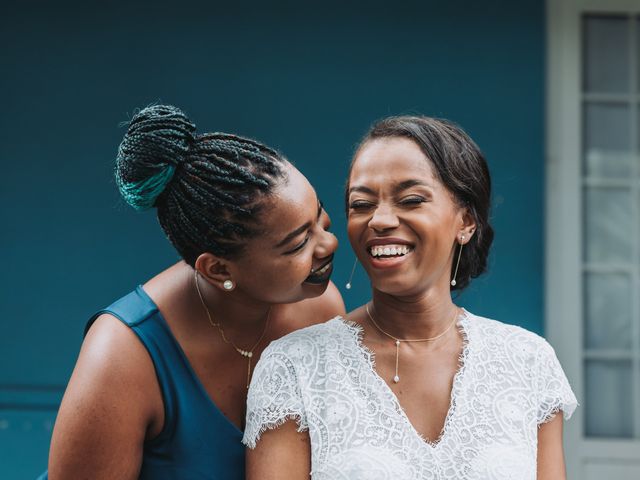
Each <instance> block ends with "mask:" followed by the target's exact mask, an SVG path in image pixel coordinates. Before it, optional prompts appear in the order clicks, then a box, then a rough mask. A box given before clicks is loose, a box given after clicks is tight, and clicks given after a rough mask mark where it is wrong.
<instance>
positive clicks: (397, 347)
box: [364, 303, 458, 383]
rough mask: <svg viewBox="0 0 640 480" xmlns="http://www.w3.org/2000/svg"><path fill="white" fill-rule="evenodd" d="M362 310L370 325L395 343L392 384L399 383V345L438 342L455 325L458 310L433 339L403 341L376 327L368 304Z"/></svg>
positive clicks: (378, 326)
mask: <svg viewBox="0 0 640 480" xmlns="http://www.w3.org/2000/svg"><path fill="white" fill-rule="evenodd" d="M364 308H365V310H366V311H367V315H368V316H369V319H370V320H371V323H373V325H374V326H375V327H376V328H377V329H378V330H379V331H380V333H382V334H383V335H386V336H387V337H389V338H390V339H392V340H394V341H395V343H396V374H395V376H394V377H393V382H394V383H398V382H399V381H400V376H399V375H398V360H399V358H400V344H401V343H402V342H407V343H408V342H433V341H435V340H438V339H439V338H442V337H443V336H444V335H445V334H446V333H447V332H448V331H449V330H451V327H453V325H454V324H455V323H456V320H457V319H458V308H457V307H456V312H455V315H454V316H453V320H451V323H449V326H448V327H447V328H445V330H444V331H443V332H442V333H439V334H438V335H436V336H435V337H429V338H412V339H407V340H404V339H400V338H397V337H394V336H393V335H391V334H390V333H387V332H385V331H384V330H383V329H382V328H381V327H380V325H378V324H377V323H376V321H375V320H374V319H373V315H371V312H370V311H369V304H368V303H367V304H366V305H365V307H364Z"/></svg>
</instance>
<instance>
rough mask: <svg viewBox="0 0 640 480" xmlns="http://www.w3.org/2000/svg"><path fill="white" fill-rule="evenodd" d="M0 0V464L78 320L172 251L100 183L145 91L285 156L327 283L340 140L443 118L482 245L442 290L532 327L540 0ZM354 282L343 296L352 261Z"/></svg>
mask: <svg viewBox="0 0 640 480" xmlns="http://www.w3.org/2000/svg"><path fill="white" fill-rule="evenodd" d="M15 3H16V5H14V6H13V7H7V6H5V8H3V14H2V16H1V18H0V45H2V49H1V50H0V67H1V71H2V74H1V75H0V95H1V96H2V115H1V118H0V162H1V167H2V168H1V175H0V218H1V220H2V230H1V234H0V252H1V253H0V255H1V258H2V266H3V268H2V270H1V271H0V291H1V292H2V295H1V299H0V478H3V479H5V478H6V479H12V478H16V479H18V478H20V479H22V478H30V477H32V476H34V475H35V474H36V472H38V471H39V470H40V469H41V468H42V467H44V466H45V464H46V454H47V448H48V439H49V436H50V428H51V424H52V422H53V419H54V416H55V410H56V407H57V404H58V402H59V399H60V396H61V394H62V391H63V388H64V385H65V383H66V381H67V379H68V377H69V375H70V372H71V369H72V367H73V364H74V361H75V358H76V355H77V353H78V349H79V345H80V342H81V332H82V328H83V324H84V322H85V320H86V319H87V317H88V316H89V315H90V314H91V313H92V311H94V310H95V309H96V308H98V307H101V306H104V305H106V304H108V303H109V302H110V301H112V300H114V299H116V298H117V297H118V296H120V295H122V294H124V293H126V292H127V291H129V290H130V289H131V288H132V287H133V286H134V285H136V284H137V283H139V282H142V281H144V280H145V279H147V278H149V277H150V276H152V275H153V274H154V273H155V272H158V271H159V270H161V269H163V268H164V267H165V266H167V265H169V264H170V263H172V262H173V261H174V260H176V258H177V255H176V254H175V252H174V251H173V250H172V249H171V248H170V246H169V245H168V243H167V242H166V240H165V239H164V237H163V235H162V233H161V231H160V229H159V227H158V226H157V223H156V220H155V218H154V216H153V214H152V213H145V214H136V213H134V212H133V211H131V210H130V209H129V208H127V207H126V206H125V205H123V203H122V202H121V201H120V199H119V198H118V195H117V191H116V188H115V185H114V181H113V179H112V168H113V159H114V155H115V151H116V148H117V145H118V142H119V139H120V138H121V136H122V135H123V133H124V129H123V128H119V127H118V125H119V124H120V122H122V121H126V120H127V119H128V118H129V117H130V116H131V112H132V111H133V110H134V108H135V107H139V106H144V105H146V104H149V103H151V102H156V101H162V102H167V103H173V104H176V105H178V106H180V107H181V108H183V109H184V110H185V111H186V112H188V113H189V115H190V116H191V117H192V119H193V120H194V121H195V122H196V124H197V125H198V126H199V127H200V128H201V129H203V130H225V131H231V132H237V133H240V134H243V135H247V136H251V137H255V138H257V139H260V140H262V141H264V142H266V143H268V144H270V145H273V146H275V147H277V148H279V149H281V150H282V151H283V152H284V153H285V154H286V155H287V156H288V157H289V158H290V159H292V160H293V161H294V162H295V163H296V164H297V165H298V166H299V167H300V169H301V170H302V171H303V172H304V173H305V174H306V175H307V176H308V177H309V178H310V179H311V181H312V183H313V184H314V185H315V186H316V187H317V190H318V192H319V193H320V196H321V197H322V200H323V201H324V203H325V205H326V207H327V210H328V211H329V212H330V213H331V214H332V217H333V221H334V231H335V232H336V233H337V235H338V236H339V238H340V241H341V249H340V252H339V254H338V262H337V263H338V267H337V269H336V273H335V281H336V283H337V284H338V285H339V286H342V285H344V283H345V281H346V278H347V276H348V274H349V271H350V269H351V264H352V258H353V256H352V254H351V252H350V249H349V246H348V242H347V240H346V236H345V233H344V232H345V218H344V214H343V205H342V186H343V182H344V178H345V175H346V170H347V167H348V163H349V160H350V155H351V153H352V151H353V147H354V144H355V143H356V142H357V140H358V138H359V137H360V136H361V135H362V134H363V133H364V132H365V130H366V128H367V126H368V125H369V124H370V123H371V122H372V121H373V120H374V119H376V118H379V117H382V116H386V115H389V114H400V113H416V112H419V113H425V114H429V115H435V116H442V117H446V118H449V119H452V120H454V121H456V122H458V123H460V124H461V125H462V126H463V127H464V128H465V129H466V130H467V131H468V132H469V133H470V134H471V135H472V137H473V138H474V139H475V140H476V141H477V143H478V144H479V145H480V146H481V147H482V148H483V150H484V151H485V153H486V155H487V158H488V160H489V163H490V166H491V169H492V172H493V178H494V185H495V198H494V200H495V202H494V210H493V222H494V225H495V228H496V241H495V248H494V251H493V255H492V258H491V262H490V263H491V265H490V272H489V273H488V275H486V276H485V277H484V278H482V279H479V280H478V281H476V283H474V284H473V285H472V287H470V289H469V291H468V292H467V293H465V294H464V295H463V296H462V297H461V298H460V299H459V300H460V302H461V303H462V304H463V305H466V306H467V307H468V308H469V309H471V310H472V311H474V312H475V313H478V314H483V315H488V316H491V317H494V318H497V319H500V320H503V321H506V322H509V323H517V324H520V325H523V326H525V327H527V328H529V329H532V330H535V331H537V332H541V330H542V324H543V320H542V313H543V297H542V291H543V290H542V281H543V280H542V258H543V244H542V241H543V223H542V211H543V197H542V194H543V97H544V91H543V86H544V71H543V64H544V42H543V36H544V12H543V2H542V1H541V0H521V1H519V2H516V3H514V2H511V1H507V0H500V1H490V2H472V1H468V2H442V1H429V0H423V1H416V2H389V1H368V2H363V3H362V4H361V5H359V6H356V5H355V2H343V3H344V4H345V5H341V4H340V3H335V4H334V6H333V7H331V6H330V5H329V4H328V3H327V2H313V3H309V6H308V7H300V6H296V7H293V6H287V2H257V1H254V2H241V3H237V4H236V5H237V6H236V7H230V6H229V5H224V6H222V5H217V4H216V2H215V1H209V2H201V3H190V2H185V1H182V2H164V1H162V0H157V1H155V2H153V3H149V4H148V5H147V6H143V5H142V4H140V3H135V2H120V3H119V2H100V3H99V2H82V3H80V2H78V3H77V4H71V3H68V2H67V3H65V2H37V1H36V2H23V3H22V4H20V5H18V4H17V3H18V2H15ZM265 3H269V6H268V7H267V6H265ZM347 3H349V5H348V6H347V5H346V4H347ZM290 4H291V5H296V3H295V2H290ZM401 5H402V6H401ZM354 284H355V286H354V288H353V289H352V290H351V291H349V292H346V291H344V293H345V300H346V302H347V304H348V306H350V307H353V306H355V305H358V304H360V303H362V302H363V301H365V299H366V298H367V292H368V285H367V281H366V277H365V276H364V274H363V272H362V270H361V269H360V270H358V271H357V274H356V279H355V281H354Z"/></svg>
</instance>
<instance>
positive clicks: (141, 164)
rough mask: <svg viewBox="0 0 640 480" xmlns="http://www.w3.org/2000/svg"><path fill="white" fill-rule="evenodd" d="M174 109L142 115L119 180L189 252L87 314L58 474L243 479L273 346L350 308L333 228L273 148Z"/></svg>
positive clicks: (57, 444)
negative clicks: (258, 375)
mask: <svg viewBox="0 0 640 480" xmlns="http://www.w3.org/2000/svg"><path fill="white" fill-rule="evenodd" d="M195 132H196V130H195V126H194V125H193V123H191V122H190V121H189V119H188V118H187V117H186V116H185V115H184V113H182V112H181V111H180V110H179V109H177V108H175V107H171V106H164V105H156V106H152V107H148V108H145V109H143V110H142V111H140V112H139V113H138V114H136V115H135V116H134V117H133V119H132V120H131V123H130V125H129V128H128V131H127V133H126V135H125V137H124V139H123V141H122V144H121V145H120V148H119V151H118V156H117V160H116V173H115V174H116V182H117V185H118V187H119V189H120V192H121V193H122V196H123V197H124V199H125V200H126V201H127V202H128V203H129V204H131V205H132V206H133V207H134V208H135V209H137V210H145V209H148V208H151V207H155V208H156V210H157V215H158V219H159V222H160V225H161V226H162V229H163V230H164V232H165V234H166V236H167V237H168V239H169V241H170V242H171V243H172V244H173V246H174V247H175V248H176V250H177V251H178V252H179V254H180V255H181V257H182V259H183V260H182V261H181V262H179V263H177V264H175V265H173V266H171V267H169V268H168V269H167V270H165V271H163V272H162V273H160V274H158V275H157V276H155V277H154V278H152V279H151V280H149V281H147V282H146V283H145V284H144V285H141V286H139V287H137V288H136V289H135V290H134V291H133V292H131V293H130V294H128V295H127V296H125V297H123V298H121V299H120V300H118V301H116V302H115V303H114V304H112V305H111V306H109V307H107V308H106V309H104V310H101V311H100V312H98V313H97V314H95V315H94V317H93V318H92V319H91V320H90V321H89V323H88V325H87V327H86V330H85V335H86V336H85V339H84V342H83V345H82V349H81V351H80V355H79V358H78V361H77V364H76V367H75V369H74V372H73V375H72V377H71V380H70V381H69V385H68V387H67V390H66V392H65V395H64V398H63V401H62V404H61V406H60V411H59V413H58V417H57V420H56V425H55V428H54V432H53V438H52V442H51V451H50V458H49V478H51V479H54V480H57V479H69V478H73V479H76V478H92V479H116V478H117V479H128V478H130V479H134V478H145V479H146V478H153V479H178V478H179V479H222V478H224V479H241V478H244V447H243V446H242V444H241V438H242V430H243V428H244V425H243V424H244V417H245V403H246V395H247V389H248V386H249V381H250V379H251V376H252V373H253V366H254V365H255V362H256V361H257V360H258V358H259V357H260V354H261V352H262V350H263V349H264V348H265V347H266V346H267V345H268V344H269V342H270V341H272V340H274V339H276V338H278V337H281V336H283V335H285V334H287V333H289V332H291V331H293V330H295V329H298V328H301V327H305V326H308V325H312V324H315V323H318V322H320V321H323V320H326V319H328V318H330V317H332V316H334V315H336V314H339V313H342V312H343V311H344V305H343V303H342V299H341V297H340V294H339V293H338V291H337V289H336V288H335V286H334V285H333V284H331V282H330V281H329V277H330V275H331V272H332V259H333V253H334V251H335V249H336V247H337V241H336V238H335V237H334V236H333V235H332V234H331V233H330V232H328V228H329V225H330V222H329V217H328V216H327V214H326V212H325V211H324V210H323V208H322V204H321V203H320V202H319V200H318V198H317V196H316V193H315V191H314V189H313V188H312V187H311V185H310V184H309V182H308V181H307V179H306V178H305V177H304V176H303V175H302V174H301V173H300V172H299V171H298V170H297V169H296V168H295V167H293V166H292V164H291V163H289V162H288V161H287V160H286V159H285V158H284V157H283V156H281V155H280V154H279V153H278V152H276V151H275V150H272V149H270V148H269V147H266V146H264V145H262V144H260V143H258V142H256V141H253V140H249V139H246V138H242V137H239V136H235V135H229V134H224V133H210V134H202V135H197V134H196V133H195Z"/></svg>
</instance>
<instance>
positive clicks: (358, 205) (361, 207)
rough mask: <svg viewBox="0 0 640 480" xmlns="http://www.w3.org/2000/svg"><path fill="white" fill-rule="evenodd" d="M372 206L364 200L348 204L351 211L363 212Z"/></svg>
mask: <svg viewBox="0 0 640 480" xmlns="http://www.w3.org/2000/svg"><path fill="white" fill-rule="evenodd" d="M373 206H374V204H373V203H371V202H367V201H366V200H355V201H353V202H351V203H350V204H349V208H350V209H352V210H364V209H367V208H372V207H373Z"/></svg>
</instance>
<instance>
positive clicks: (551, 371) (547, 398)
mask: <svg viewBox="0 0 640 480" xmlns="http://www.w3.org/2000/svg"><path fill="white" fill-rule="evenodd" d="M537 387H538V389H537V394H538V405H539V408H538V424H543V423H547V422H548V421H550V420H552V419H553V418H554V417H555V416H556V413H558V412H559V411H560V410H562V413H563V415H564V419H565V420H569V418H571V415H573V412H574V411H575V409H576V407H577V406H578V402H577V401H576V398H575V396H574V395H573V392H572V391H571V387H569V382H568V380H567V377H566V376H565V375H564V371H562V367H561V366H560V362H559V361H558V357H557V356H556V352H555V351H554V350H553V347H552V346H551V345H549V344H548V343H547V342H544V344H543V346H542V348H540V351H539V355H538V385H537Z"/></svg>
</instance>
